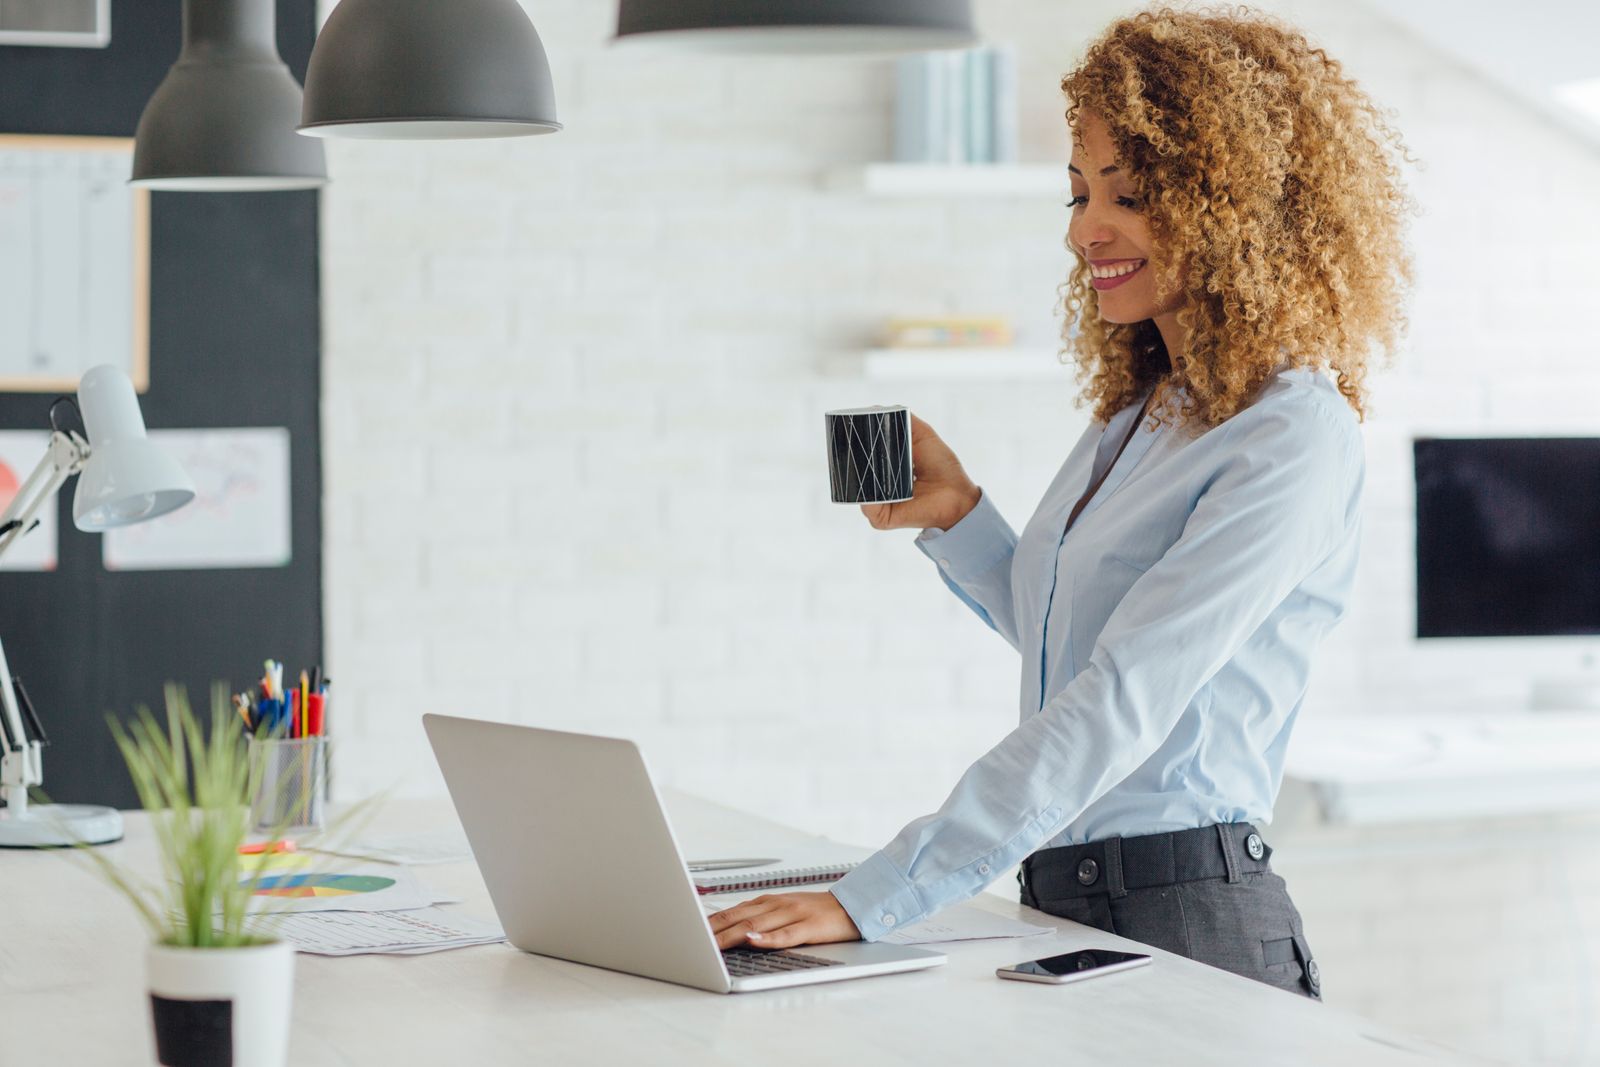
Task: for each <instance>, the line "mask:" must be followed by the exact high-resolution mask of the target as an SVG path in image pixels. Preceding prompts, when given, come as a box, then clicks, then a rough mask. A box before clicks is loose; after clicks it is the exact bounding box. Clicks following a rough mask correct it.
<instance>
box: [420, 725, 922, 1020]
mask: <svg viewBox="0 0 1600 1067" xmlns="http://www.w3.org/2000/svg"><path fill="white" fill-rule="evenodd" d="M422 722H423V725H424V726H425V727H426V728H427V731H428V740H429V741H431V742H432V743H433V752H434V755H435V756H436V757H437V758H438V760H439V767H440V769H441V770H443V771H444V780H445V783H446V784H447V785H448V786H449V788H450V798H451V799H452V800H453V801H454V802H455V806H456V813H457V814H458V815H460V816H461V825H462V827H464V828H465V829H466V832H467V840H468V841H469V842H471V844H472V853H473V856H474V857H475V858H476V859H477V862H478V868H479V870H481V871H482V872H483V880H484V882H485V884H487V885H488V887H489V897H490V899H491V900H493V902H494V910H495V914H496V915H497V916H499V919H500V924H501V925H502V926H503V927H505V931H506V936H507V937H508V938H509V939H510V941H511V943H512V944H513V945H515V946H517V947H518V948H520V949H522V950H523V951H524V952H536V953H538V954H539V955H541V956H555V957H557V958H558V959H564V960H575V961H576V962H578V963H587V964H591V965H592V966H595V967H605V968H608V969H610V970H613V971H626V972H628V973H629V974H639V975H644V976H645V977H647V978H659V979H661V980H663V981H667V982H677V983H678V984H680V985H688V986H696V987H697V988H700V989H709V990H711V991H712V992H714V993H744V992H749V991H753V990H758V989H778V988H780V987H786V986H796V985H809V984H811V983H814V982H835V981H840V980H843V979H846V978H862V977H865V976H867V975H870V974H890V973H893V972H895V971H914V970H920V969H921V968H924V967H934V966H937V965H939V964H941V963H943V962H944V960H945V958H944V956H943V955H942V954H941V953H938V952H929V951H927V950H926V949H919V948H909V947H905V946H900V945H886V944H882V943H871V942H864V941H851V942H844V943H840V944H835V945H807V946H804V947H802V948H799V949H791V950H771V951H768V950H761V949H751V948H741V949H734V950H730V951H728V952H722V951H719V950H718V948H717V942H716V938H715V937H714V936H713V935H712V933H711V927H710V925H709V924H708V923H707V922H706V914H705V912H704V911H703V910H702V909H701V906H700V898H699V894H698V893H697V892H696V891H695V887H694V883H693V882H692V881H691V880H690V878H689V868H688V865H687V864H686V863H685V862H684V859H683V855H682V853H680V852H679V851H678V842H677V839H676V838H675V837H674V836H673V834H672V827H671V826H670V825H668V823H667V815H666V812H665V811H663V810H662V807H661V798H660V797H659V796H658V795H657V794H656V787H655V784H654V783H653V782H651V780H650V773H649V771H648V770H647V769H646V768H645V764H644V757H643V755H642V754H641V753H640V752H639V748H638V746H637V745H635V744H634V743H633V742H632V741H625V740H622V739H620V738H611V737H595V736H592V735H590V734H575V733H564V732H562V731H559V730H541V729H537V728H535V727H531V726H510V725H506V724H503V723H492V722H483V721H480V720H478V719H460V718H454V717H451V716H447V715H424V716H423V717H422Z"/></svg>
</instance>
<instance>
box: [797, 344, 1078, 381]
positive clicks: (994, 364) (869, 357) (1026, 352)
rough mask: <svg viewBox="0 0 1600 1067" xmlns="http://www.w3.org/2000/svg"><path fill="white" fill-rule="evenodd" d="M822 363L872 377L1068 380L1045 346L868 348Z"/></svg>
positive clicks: (841, 373)
mask: <svg viewBox="0 0 1600 1067" xmlns="http://www.w3.org/2000/svg"><path fill="white" fill-rule="evenodd" d="M826 369H827V371H828V372H829V373H831V374H833V375H835V376H839V377H852V378H869V379H872V380H875V381H1017V380H1036V379H1044V378H1054V379H1056V380H1058V381H1063V382H1070V381H1072V380H1073V377H1072V371H1071V368H1070V367H1068V366H1067V365H1066V364H1064V363H1062V362H1061V360H1060V358H1059V357H1058V356H1057V355H1056V352H1055V350H1054V349H1049V348H873V349H869V350H867V351H865V352H857V353H854V354H851V355H845V356H839V357H837V358H835V359H833V360H831V361H829V363H828V364H827V366H826Z"/></svg>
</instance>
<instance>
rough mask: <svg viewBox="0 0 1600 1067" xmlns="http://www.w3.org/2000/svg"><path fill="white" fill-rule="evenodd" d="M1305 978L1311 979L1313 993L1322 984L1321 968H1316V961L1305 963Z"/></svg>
mask: <svg viewBox="0 0 1600 1067" xmlns="http://www.w3.org/2000/svg"><path fill="white" fill-rule="evenodd" d="M1306 977H1307V978H1309V979H1311V988H1312V990H1313V991H1314V990H1315V989H1316V988H1317V987H1318V986H1320V985H1321V984H1322V968H1321V967H1318V966H1317V961H1316V960H1307V961H1306Z"/></svg>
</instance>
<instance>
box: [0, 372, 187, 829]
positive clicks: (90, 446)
mask: <svg viewBox="0 0 1600 1067" xmlns="http://www.w3.org/2000/svg"><path fill="white" fill-rule="evenodd" d="M78 399H79V401H81V402H82V403H81V410H82V414H83V425H84V429H85V431H86V432H87V433H88V435H89V439H88V440H87V441H85V440H84V439H83V438H82V437H81V436H79V435H78V433H77V432H76V431H74V430H62V429H59V428H56V426H55V406H54V405H52V406H51V427H52V429H53V430H54V432H53V433H51V435H50V449H49V451H48V452H47V453H46V454H45V457H44V459H42V460H40V461H39V466H38V467H36V468H34V471H33V473H32V474H30V475H28V479H27V481H25V482H23V483H22V488H21V489H19V490H17V495H16V496H15V497H14V498H13V499H12V501H11V503H10V504H9V505H8V506H7V507H6V509H5V512H4V514H0V555H4V554H5V551H6V549H8V548H10V547H11V544H12V542H14V541H16V540H17V538H19V537H21V536H23V535H24V534H26V533H28V532H29V531H30V530H32V529H33V528H34V527H35V526H37V525H38V520H37V519H36V518H34V516H35V515H36V514H37V513H38V511H39V509H40V508H41V507H42V506H43V505H44V504H45V503H46V502H47V501H49V500H50V499H51V498H53V497H54V496H55V494H56V490H58V489H60V488H61V486H62V485H63V484H64V483H65V482H66V480H67V479H68V478H70V477H72V476H73V475H74V474H80V475H81V476H80V477H79V478H78V491H77V493H76V495H74V497H73V498H72V521H73V523H74V524H75V525H76V526H77V527H78V529H80V530H87V531H89V532H91V533H94V532H98V531H102V530H109V529H111V528H113V527H116V526H130V525H132V524H133V523H137V522H143V521H145V520H146V519H153V518H155V517H156V516H157V515H165V514H166V513H167V512H169V511H172V510H174V509H176V508H180V507H182V506H183V505H185V504H187V503H188V502H189V501H191V500H193V499H194V482H193V481H192V480H190V478H189V475H188V474H187V473H186V472H185V471H184V469H183V468H182V467H180V466H179V465H178V463H177V461H176V460H174V459H173V458H172V457H171V456H169V455H167V454H166V453H165V452H163V451H162V450H161V449H160V448H158V447H157V446H156V445H155V444H154V443H152V442H151V440H150V439H149V438H148V437H146V436H145V431H144V417H143V416H142V415H140V413H139V401H138V399H137V398H136V397H135V396H134V393H133V382H132V381H130V380H129V378H128V376H127V375H126V374H125V373H123V372H122V371H121V370H118V369H117V368H116V367H113V366H110V365H103V366H99V367H92V368H90V369H89V370H88V371H87V372H85V373H84V376H83V379H82V380H81V381H79V383H78ZM57 403H60V401H57ZM30 719H32V716H30ZM32 725H34V726H35V729H34V730H33V731H32V733H31V735H30V733H29V732H26V731H24V729H23V721H22V715H21V713H20V711H19V709H18V705H17V695H16V692H15V691H14V690H13V688H12V686H11V671H10V670H9V669H8V667H7V665H6V658H5V651H4V649H0V790H3V791H4V794H5V801H6V806H5V808H4V810H0V848H45V847H51V846H59V845H70V844H73V843H75V842H79V841H82V842H86V843H89V844H96V845H97V844H102V843H104V842H107V841H115V840H117V839H118V838H120V837H121V836H122V815H121V813H120V812H118V811H117V810H116V809H115V808H105V807H99V806H97V805H88V804H39V805H34V806H33V807H31V808H30V807H29V805H28V787H29V786H35V785H39V784H41V783H42V782H43V781H44V770H43V760H42V757H41V752H40V750H41V748H42V745H43V738H41V737H40V736H39V734H38V731H37V728H36V726H37V724H36V722H34V723H32Z"/></svg>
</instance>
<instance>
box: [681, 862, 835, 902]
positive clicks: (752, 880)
mask: <svg viewBox="0 0 1600 1067" xmlns="http://www.w3.org/2000/svg"><path fill="white" fill-rule="evenodd" d="M858 866H860V864H857V863H826V864H822V865H821V866H817V867H780V868H779V869H778V870H775V871H743V872H740V871H734V872H732V873H731V874H697V875H695V876H694V887H695V889H696V890H698V891H699V892H700V893H701V894H702V895H704V894H706V893H746V892H749V891H750V890H752V889H778V888H780V887H782V886H790V885H815V884H816V883H818V882H837V881H838V880H839V879H841V878H843V877H844V876H845V874H846V873H847V872H849V871H852V870H854V869H855V868H856V867H858Z"/></svg>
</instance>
